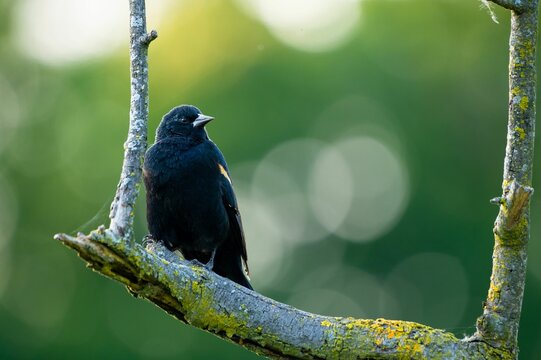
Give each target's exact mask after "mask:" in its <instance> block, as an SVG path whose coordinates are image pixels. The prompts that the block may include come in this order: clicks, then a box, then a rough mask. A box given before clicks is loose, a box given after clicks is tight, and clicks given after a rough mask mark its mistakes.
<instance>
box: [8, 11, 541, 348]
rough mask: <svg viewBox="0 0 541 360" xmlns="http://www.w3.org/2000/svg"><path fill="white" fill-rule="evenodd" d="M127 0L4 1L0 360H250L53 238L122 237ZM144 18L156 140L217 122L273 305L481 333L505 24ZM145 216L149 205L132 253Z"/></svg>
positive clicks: (540, 292)
mask: <svg viewBox="0 0 541 360" xmlns="http://www.w3.org/2000/svg"><path fill="white" fill-rule="evenodd" d="M127 4H128V1H127V0H99V1H98V0H96V1H92V2H88V1H83V0H17V1H9V0H3V1H0V20H1V21H0V37H1V38H0V40H1V41H0V52H1V55H0V59H1V62H0V99H1V100H0V104H1V105H0V358H2V359H25V358H40V359H42V358H57V359H62V358H78V359H87V358H88V359H95V358H112V359H113V358H114V359H122V358H130V359H137V358H140V359H147V358H148V359H150V358H156V359H169V358H170V359H173V358H181V357H184V358H190V359H208V358H235V359H244V358H246V359H248V358H256V355H254V354H252V353H250V352H248V351H245V350H243V349H241V348H239V347H236V346H233V345H231V344H228V343H226V342H224V341H222V340H220V339H218V338H216V337H214V336H212V335H209V334H207V333H204V332H202V331H200V330H197V329H193V328H191V327H189V326H186V325H183V324H180V323H178V322H176V321H175V320H174V319H172V318H170V317H169V316H167V315H166V314H165V313H163V312H162V311H161V310H159V309H158V308H156V307H154V306H153V305H152V304H149V303H147V302H145V301H141V300H137V299H135V298H133V297H131V296H130V295H129V294H128V293H127V292H126V291H125V290H124V289H123V288H122V287H121V286H120V285H119V284H117V283H113V282H112V281H110V280H107V279H105V278H103V277H101V276H97V275H96V274H95V273H92V272H91V271H89V270H87V269H85V267H84V264H83V262H81V261H80V260H79V259H78V258H76V256H74V254H73V253H72V252H71V251H70V250H68V249H66V248H64V247H63V246H61V245H60V244H58V243H56V242H55V241H54V240H53V239H52V236H53V234H55V233H57V232H69V233H76V232H77V231H83V232H88V231H90V230H92V229H94V228H95V227H97V226H98V225H100V224H103V223H107V215H108V207H109V204H110V201H111V198H112V196H113V194H114V190H115V188H116V184H117V181H118V176H119V171H120V166H121V161H122V153H123V150H122V146H123V142H124V140H125V138H126V132H127V125H128V106H129V72H128V59H129V58H128V50H127V22H128V9H127ZM147 8H148V18H149V19H148V26H149V28H156V29H157V30H158V32H159V38H158V40H157V41H156V42H154V43H153V44H152V45H151V49H150V57H149V63H150V70H149V71H150V136H149V138H150V139H153V137H154V130H155V128H156V126H157V124H158V122H159V120H160V118H161V116H162V115H163V114H164V113H165V112H167V111H168V110H169V109H170V108H171V107H173V106H176V105H178V104H182V103H190V104H194V105H197V106H199V107H200V108H201V109H202V110H203V112H205V113H206V114H209V115H213V116H215V117H216V118H217V120H216V121H215V122H213V123H212V124H210V125H209V126H208V131H209V134H210V136H211V138H212V139H213V140H214V141H215V142H216V143H217V144H218V145H219V146H220V148H221V149H222V151H223V153H224V155H225V156H226V158H227V160H228V162H229V165H230V168H231V171H232V177H233V180H234V182H235V187H236V191H237V193H238V197H239V203H240V207H241V212H242V214H243V218H244V223H245V227H246V233H247V242H248V252H249V257H250V267H251V272H252V282H253V285H254V287H255V288H256V289H257V290H258V291H259V292H261V293H263V294H265V295H267V296H270V297H272V298H274V299H277V300H279V301H283V302H286V303H288V304H292V305H294V306H297V307H300V308H302V309H304V310H308V311H314V312H318V313H322V314H328V315H336V316H340V315H343V316H355V317H367V318H376V317H385V318H395V319H404V320H413V321H418V322H422V323H426V324H428V325H432V326H435V327H439V328H444V329H447V330H449V331H452V332H454V333H455V334H456V335H457V336H460V337H462V336H464V335H468V334H471V333H472V332H473V331H474V324H475V319H476V317H477V316H478V315H479V314H480V312H481V306H482V305H481V304H482V301H483V299H484V298H485V296H486V293H487V289H488V281H489V276H490V267H491V252H492V245H493V239H492V224H493V221H494V219H495V216H496V214H497V208H496V207H494V206H492V205H490V204H489V202H488V200H489V199H490V198H492V197H494V196H497V195H499V194H500V193H501V188H500V185H501V176H502V165H503V157H504V150H505V137H506V115H507V57H508V49H507V42H508V32H509V25H508V23H509V16H508V13H507V12H506V11H501V10H500V9H496V14H497V16H498V18H499V20H500V24H499V25H498V24H495V23H494V22H492V21H491V19H490V16H489V15H488V14H487V12H486V10H484V9H480V3H479V2H478V1H474V0H455V1H451V0H438V1H434V0H411V1H409V0H402V1H399V0H388V1H387V0H359V1H355V0H340V1H337V0H335V1H331V0H317V1H314V0H310V1H309V0H295V1H286V0H280V1H265V0H237V1H222V0H207V1H196V0H185V1H173V0H169V1H167V0H160V1H157V0H147ZM540 156H541V154H537V155H536V157H537V159H541V157H540ZM539 168H540V166H538V167H536V170H537V171H538V170H539ZM538 179H539V177H538V176H536V177H535V180H538ZM534 187H538V181H537V182H536V184H534ZM140 200H142V197H141V199H140ZM144 219H145V214H144V201H140V202H139V206H138V208H137V224H136V226H137V234H138V238H141V237H142V236H143V235H144V234H145V231H146V225H145V220H144ZM532 224H533V225H532V235H533V236H532V241H531V245H530V261H529V271H528V279H527V286H526V295H525V300H524V309H523V315H522V322H521V329H520V348H521V353H520V354H521V358H522V359H537V358H538V355H537V354H539V352H540V351H541V346H540V345H538V342H539V343H541V330H540V329H539V325H538V324H539V322H540V321H541V313H540V312H539V306H540V302H541V259H540V258H541V243H540V242H539V241H538V240H539V239H538V238H537V235H538V234H539V233H540V230H541V208H540V206H539V200H538V197H537V196H536V197H534V200H533V204H532Z"/></svg>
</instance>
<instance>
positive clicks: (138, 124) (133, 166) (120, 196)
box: [109, 0, 158, 240]
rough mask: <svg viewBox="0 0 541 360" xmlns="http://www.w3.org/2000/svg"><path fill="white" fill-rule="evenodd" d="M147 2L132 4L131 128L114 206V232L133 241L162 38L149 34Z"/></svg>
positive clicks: (125, 146) (111, 217)
mask: <svg viewBox="0 0 541 360" xmlns="http://www.w3.org/2000/svg"><path fill="white" fill-rule="evenodd" d="M146 31H147V30H146V16H145V1H144V0H130V74H131V100H130V127H129V131H128V139H127V140H126V142H125V143H124V163H123V164H122V172H121V175H120V181H119V183H118V187H117V191H116V195H115V198H114V200H113V203H112V204H111V213H110V215H109V218H110V219H111V224H110V229H111V230H112V231H113V232H114V234H115V235H116V236H117V237H119V238H120V237H122V238H125V239H130V240H131V239H132V235H133V234H132V228H133V226H132V225H133V208H134V206H135V200H136V199H137V195H138V194H139V185H140V183H141V165H142V161H143V156H144V155H145V151H146V148H147V119H148V62H147V52H148V45H149V44H150V42H151V41H152V40H154V39H155V38H156V37H157V36H158V34H157V33H156V31H154V30H153V31H151V32H150V33H149V34H147V32H146Z"/></svg>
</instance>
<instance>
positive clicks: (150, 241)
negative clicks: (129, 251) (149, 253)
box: [141, 234, 156, 248]
mask: <svg viewBox="0 0 541 360" xmlns="http://www.w3.org/2000/svg"><path fill="white" fill-rule="evenodd" d="M155 242H156V239H154V237H153V236H152V234H146V235H145V236H144V237H143V241H142V242H141V244H142V245H143V247H144V248H146V247H147V246H148V245H153V244H154V243H155Z"/></svg>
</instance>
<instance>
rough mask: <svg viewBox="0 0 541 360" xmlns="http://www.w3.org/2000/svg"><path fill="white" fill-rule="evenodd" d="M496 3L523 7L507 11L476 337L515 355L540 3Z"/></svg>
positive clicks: (523, 271) (523, 274) (527, 227)
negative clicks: (505, 115)
mask: <svg viewBox="0 0 541 360" xmlns="http://www.w3.org/2000/svg"><path fill="white" fill-rule="evenodd" d="M494 2H495V3H498V4H500V3H507V2H509V3H516V4H526V8H525V9H526V10H524V11H522V12H518V11H512V12H511V37H510V44H509V46H510V61H509V120H508V129H507V131H508V132H507V147H506V153H505V164H504V175H503V184H502V188H503V195H502V197H501V198H499V199H497V200H498V201H497V202H498V203H499V205H500V211H499V214H498V217H497V219H496V223H495V225H494V237H495V246H494V252H493V256H492V258H493V267H492V276H491V278H490V289H489V292H488V297H487V300H486V302H485V306H484V310H483V315H482V316H481V317H480V318H479V319H478V321H477V333H476V334H475V337H476V338H478V339H481V340H483V341H486V342H487V343H489V344H491V345H492V346H494V347H497V348H502V349H507V350H509V351H510V352H511V353H514V354H516V353H517V336H518V330H519V320H520V313H521V307H522V298H523V294H524V284H525V278H526V259H527V256H526V250H527V244H528V240H529V234H530V217H529V206H530V197H531V195H532V193H533V189H532V188H531V184H532V166H533V150H534V136H535V101H536V93H535V91H536V85H537V78H536V40H537V8H538V1H537V0H531V1H518V0H516V1H494ZM500 5H501V4H500Z"/></svg>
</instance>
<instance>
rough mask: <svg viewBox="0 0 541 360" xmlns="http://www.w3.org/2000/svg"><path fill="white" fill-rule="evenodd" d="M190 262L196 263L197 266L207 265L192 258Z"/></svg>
mask: <svg viewBox="0 0 541 360" xmlns="http://www.w3.org/2000/svg"><path fill="white" fill-rule="evenodd" d="M188 262H189V263H190V265H195V266H199V267H205V264H203V263H202V262H201V261H199V260H197V259H191V260H188Z"/></svg>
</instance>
